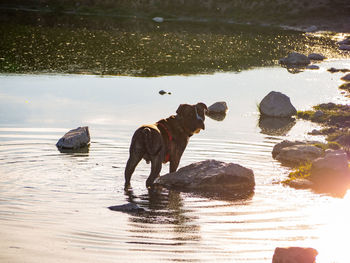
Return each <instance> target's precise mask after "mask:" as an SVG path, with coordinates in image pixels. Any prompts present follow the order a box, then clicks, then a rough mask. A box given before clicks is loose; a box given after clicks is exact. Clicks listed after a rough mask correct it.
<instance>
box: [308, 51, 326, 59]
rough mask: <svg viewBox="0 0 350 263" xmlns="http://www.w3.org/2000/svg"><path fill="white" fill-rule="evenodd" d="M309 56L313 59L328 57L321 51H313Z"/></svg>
mask: <svg viewBox="0 0 350 263" xmlns="http://www.w3.org/2000/svg"><path fill="white" fill-rule="evenodd" d="M307 57H308V58H309V59H312V60H324V59H325V58H326V57H325V56H323V55H322V54H319V53H311V54H310V55H308V56H307Z"/></svg>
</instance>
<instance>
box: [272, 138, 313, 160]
mask: <svg viewBox="0 0 350 263" xmlns="http://www.w3.org/2000/svg"><path fill="white" fill-rule="evenodd" d="M294 145H306V142H302V141H289V140H283V141H282V142H280V143H277V144H276V145H275V146H274V147H273V149H272V157H273V158H276V156H277V155H278V154H280V152H281V150H282V149H283V148H286V147H290V146H294Z"/></svg>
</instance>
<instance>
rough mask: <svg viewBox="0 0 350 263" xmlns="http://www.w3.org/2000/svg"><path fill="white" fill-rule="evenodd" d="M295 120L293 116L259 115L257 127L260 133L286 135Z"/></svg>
mask: <svg viewBox="0 0 350 263" xmlns="http://www.w3.org/2000/svg"><path fill="white" fill-rule="evenodd" d="M295 123H296V121H295V119H294V118H271V117H260V118H259V127H260V129H261V131H260V132H261V133H263V134H266V135H273V136H284V135H286V134H287V133H288V132H289V131H290V130H291V129H292V128H293V126H294V125H295Z"/></svg>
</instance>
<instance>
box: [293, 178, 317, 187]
mask: <svg viewBox="0 0 350 263" xmlns="http://www.w3.org/2000/svg"><path fill="white" fill-rule="evenodd" d="M287 185H288V186H290V187H293V188H295V189H310V188H312V187H313V186H314V183H313V182H312V181H310V180H308V179H304V178H295V179H293V180H290V181H289V182H288V183H287Z"/></svg>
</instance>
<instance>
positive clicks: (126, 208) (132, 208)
mask: <svg viewBox="0 0 350 263" xmlns="http://www.w3.org/2000/svg"><path fill="white" fill-rule="evenodd" d="M108 209H110V210H112V211H119V212H125V213H140V212H143V211H145V209H143V208H142V207H139V206H138V205H137V204H134V203H128V204H124V205H115V206H110V207H108Z"/></svg>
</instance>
